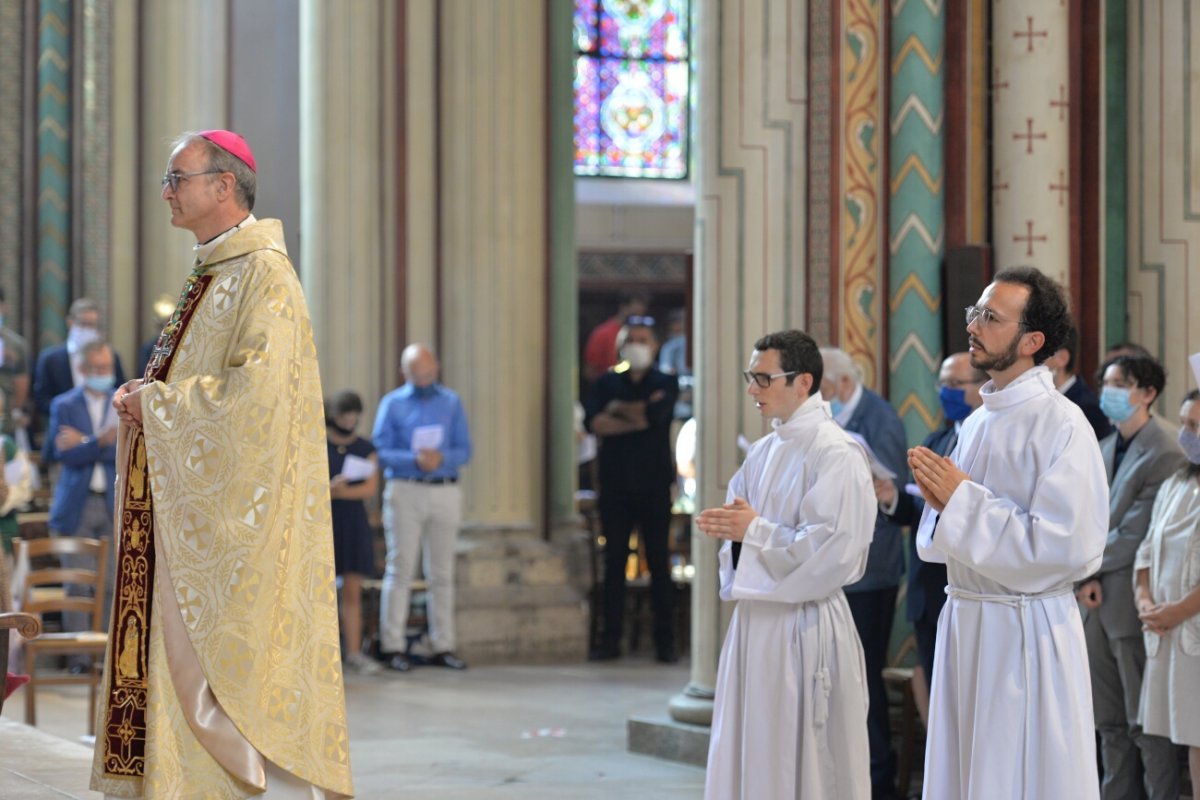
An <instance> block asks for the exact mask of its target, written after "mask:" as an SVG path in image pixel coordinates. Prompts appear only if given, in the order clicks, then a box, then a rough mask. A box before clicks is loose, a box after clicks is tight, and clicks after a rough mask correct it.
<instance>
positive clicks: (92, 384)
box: [83, 375, 115, 392]
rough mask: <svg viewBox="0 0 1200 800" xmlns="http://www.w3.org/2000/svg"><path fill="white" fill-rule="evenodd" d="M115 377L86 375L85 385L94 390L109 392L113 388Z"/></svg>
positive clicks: (84, 378)
mask: <svg viewBox="0 0 1200 800" xmlns="http://www.w3.org/2000/svg"><path fill="white" fill-rule="evenodd" d="M113 383H115V379H114V378H113V376H112V375H84V376H83V385H84V386H86V387H87V388H89V389H91V390H92V391H93V392H107V391H109V390H110V389H112V388H113Z"/></svg>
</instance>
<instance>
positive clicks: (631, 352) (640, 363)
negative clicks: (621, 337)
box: [621, 342, 654, 370]
mask: <svg viewBox="0 0 1200 800" xmlns="http://www.w3.org/2000/svg"><path fill="white" fill-rule="evenodd" d="M621 355H623V356H624V357H625V360H626V361H628V362H629V367H630V368H631V369H637V370H642V369H648V368H649V367H650V365H651V364H653V363H654V348H653V347H651V346H650V345H648V344H640V343H638V342H630V343H629V344H627V345H625V347H623V348H622V349H621Z"/></svg>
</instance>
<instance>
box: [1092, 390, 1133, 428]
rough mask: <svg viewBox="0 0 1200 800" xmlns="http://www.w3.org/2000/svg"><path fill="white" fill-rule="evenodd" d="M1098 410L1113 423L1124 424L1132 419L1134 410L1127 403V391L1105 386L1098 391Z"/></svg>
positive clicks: (1131, 405)
mask: <svg viewBox="0 0 1200 800" xmlns="http://www.w3.org/2000/svg"><path fill="white" fill-rule="evenodd" d="M1100 410H1101V411H1103V412H1104V416H1106V417H1108V418H1109V419H1111V420H1112V421H1113V422H1124V421H1125V420H1127V419H1129V418H1130V417H1132V416H1133V412H1134V408H1133V404H1132V403H1130V402H1129V390H1128V389H1121V388H1119V387H1116V386H1105V387H1104V388H1103V389H1102V390H1101V391H1100Z"/></svg>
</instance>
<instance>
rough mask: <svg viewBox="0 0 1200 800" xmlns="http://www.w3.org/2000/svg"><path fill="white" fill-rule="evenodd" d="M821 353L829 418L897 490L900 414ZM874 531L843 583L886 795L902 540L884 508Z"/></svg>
mask: <svg viewBox="0 0 1200 800" xmlns="http://www.w3.org/2000/svg"><path fill="white" fill-rule="evenodd" d="M821 358H822V360H823V361H824V363H825V374H824V376H823V377H822V379H821V396H822V397H824V398H825V401H826V402H828V403H829V405H830V412H831V413H832V414H833V419H834V421H835V422H837V423H838V424H839V425H841V426H842V428H843V429H844V430H846V431H848V432H850V433H854V434H857V435H858V436H860V437H862V438H863V439H864V440H865V441H866V443H867V444H868V445H869V446H870V448H871V450H873V451H874V452H875V455H876V457H877V458H878V459H879V461H880V462H881V463H882V464H883V465H884V466H886V467H887V468H888V469H889V470H891V471H892V472H894V473H896V476H895V477H894V478H892V481H893V482H894V483H895V486H896V490H897V491H898V492H899V491H902V488H903V485H904V483H905V475H906V469H905V453H906V450H905V448H906V446H907V445H906V442H905V437H904V425H903V424H902V423H901V422H900V417H899V416H897V415H896V412H895V410H894V409H893V408H892V406H891V404H890V403H888V401H887V400H884V399H883V398H882V397H880V396H879V395H878V394H876V393H875V392H873V391H871V390H870V389H868V388H867V387H866V386H864V385H863V383H862V371H861V370H860V369H859V368H858V365H857V364H855V363H854V359H852V358H851V357H850V355H849V354H848V353H846V351H844V350H841V349H839V348H836V347H822V348H821ZM874 533H875V538H874V539H873V540H872V541H871V550H870V554H869V555H868V557H867V570H866V572H865V573H864V574H863V576H862V578H861V579H860V580H859V581H858V582H857V583H852V584H850V585H849V586H847V587H846V588H845V592H846V600H847V601H848V602H849V603H850V613H851V614H852V615H853V616H854V625H855V627H856V628H858V637H859V639H861V640H862V646H863V657H864V659H865V660H866V664H867V694H868V697H869V698H870V711H869V713H868V716H867V731H868V733H869V735H870V745H871V796H872V797H873V798H891V797H894V796H895V795H896V754H895V753H894V752H893V750H892V745H891V741H892V737H891V726H890V725H889V723H888V701H887V687H886V686H885V685H884V682H883V668H884V667H886V666H887V651H888V642H889V641H890V639H891V635H892V618H893V617H894V615H895V611H896V594H897V592H898V591H899V588H900V581H901V580H902V579H903V577H904V543H903V541H902V539H901V538H900V526H899V525H897V524H896V523H895V522H893V521H892V520H890V519H888V517H887V516H886V515H884V514H880V515H878V516H877V517H876V519H875V532H874Z"/></svg>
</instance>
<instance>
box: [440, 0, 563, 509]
mask: <svg viewBox="0 0 1200 800" xmlns="http://www.w3.org/2000/svg"><path fill="white" fill-rule="evenodd" d="M440 14H441V17H442V24H441V63H440V65H439V69H440V71H441V95H440V98H439V101H440V103H441V140H440V142H439V150H440V164H441V169H440V173H441V174H440V178H441V180H440V185H439V187H438V198H439V199H440V207H439V212H440V214H441V224H440V229H441V241H440V243H439V250H440V256H441V257H440V260H439V268H440V303H441V308H440V311H441V325H440V331H439V339H440V346H441V351H442V352H441V356H442V366H443V373H444V375H445V380H446V383H447V385H449V386H451V387H454V388H456V389H458V390H459V391H460V392H461V393H462V395H463V401H464V403H465V405H466V409H467V414H468V416H469V419H470V421H471V427H472V430H471V436H472V439H473V441H474V445H475V455H474V456H473V457H472V460H471V464H470V466H469V467H468V468H467V469H466V470H465V472H464V480H465V491H466V503H467V505H466V509H465V511H466V516H467V519H469V520H470V521H471V522H472V523H475V524H477V525H483V526H489V527H497V528H501V529H505V528H508V529H511V528H518V529H524V530H529V531H533V530H535V529H540V527H541V522H542V520H541V519H540V516H541V513H540V510H541V508H542V492H543V491H544V488H545V486H544V481H543V477H544V475H545V455H544V450H543V442H544V435H545V431H544V427H545V426H544V424H543V419H544V413H545V404H544V387H545V386H546V380H547V375H546V367H545V365H546V348H547V342H546V337H545V333H546V330H545V320H546V272H547V253H546V206H545V198H546V180H547V167H546V157H545V151H544V149H543V143H544V141H545V123H546V97H545V93H544V92H543V91H541V90H540V89H537V90H534V89H533V87H534V86H537V87H540V86H541V85H542V84H541V81H542V78H541V76H542V75H543V74H544V73H545V69H546V56H545V54H546V48H545V44H546V43H545V25H544V22H543V20H544V17H545V14H546V4H545V3H543V2H540V0H494V2H489V3H476V2H472V0H445V1H444V2H442V3H441V4H440ZM531 81H532V83H531Z"/></svg>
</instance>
